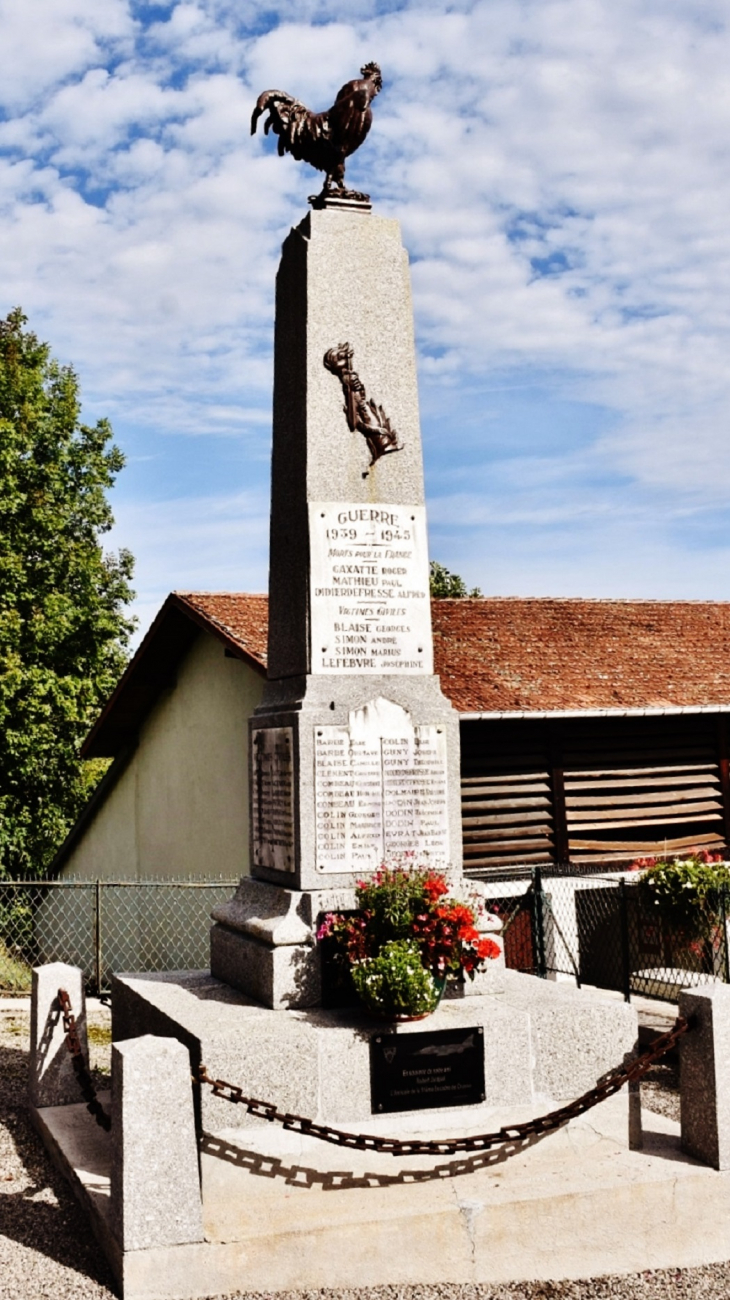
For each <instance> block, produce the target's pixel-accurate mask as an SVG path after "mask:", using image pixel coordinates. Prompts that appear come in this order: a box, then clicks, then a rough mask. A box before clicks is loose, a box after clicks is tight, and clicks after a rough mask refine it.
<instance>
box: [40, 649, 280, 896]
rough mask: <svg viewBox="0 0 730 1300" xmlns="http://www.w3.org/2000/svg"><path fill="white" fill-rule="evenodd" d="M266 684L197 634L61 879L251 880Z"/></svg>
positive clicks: (251, 670)
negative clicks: (257, 715) (251, 826)
mask: <svg viewBox="0 0 730 1300" xmlns="http://www.w3.org/2000/svg"><path fill="white" fill-rule="evenodd" d="M263 686H264V679H263V677H261V676H260V675H259V674H258V673H256V672H255V671H254V670H253V668H250V667H249V666H248V664H245V663H243V662H242V661H241V660H238V659H230V658H227V657H226V655H225V653H224V649H223V646H222V645H221V643H220V642H219V641H218V640H216V638H215V637H213V636H211V635H210V634H209V633H208V632H202V631H201V632H200V633H199V635H198V637H197V639H196V641H195V642H194V643H193V645H192V647H191V649H190V651H189V652H188V654H187V656H186V657H185V659H184V660H183V662H182V664H181V665H180V668H179V669H178V675H177V685H176V686H175V687H174V688H173V689H172V690H170V691H167V692H165V694H164V695H163V696H162V697H161V698H160V699H159V700H158V702H157V704H156V706H155V708H154V709H153V711H152V713H151V714H150V715H149V717H148V718H147V719H146V721H145V722H144V724H143V726H142V729H141V731H140V736H139V745H138V747H137V750H136V752H135V753H134V755H133V756H132V759H131V761H130V763H129V765H128V767H127V769H126V771H124V772H123V773H122V775H121V777H120V779H119V780H118V782H117V784H116V785H115V786H114V788H113V789H112V790H111V791H110V793H109V795H108V796H107V798H106V800H105V801H104V803H103V804H102V806H101V807H100V808H99V810H98V812H97V814H96V816H95V818H94V820H93V821H92V822H91V824H90V825H89V826H88V827H87V829H86V832H85V834H84V835H83V837H82V839H81V840H80V842H79V843H78V844H77V845H76V846H75V848H74V849H73V851H72V852H71V854H70V855H69V857H68V859H67V861H66V863H65V865H64V868H63V871H62V876H64V877H68V876H73V877H74V878H76V879H97V878H100V879H104V878H105V879H108V880H148V879H158V880H159V879H166V878H167V879H172V878H178V879H180V878H182V879H188V878H189V877H196V876H198V877H201V878H208V879H211V878H215V877H216V876H220V875H223V876H225V877H228V878H234V877H236V876H239V875H243V874H246V873H247V872H248V719H249V717H250V715H251V714H252V713H253V711H254V709H255V708H256V706H257V704H258V703H259V701H260V699H261V695H262V692H263Z"/></svg>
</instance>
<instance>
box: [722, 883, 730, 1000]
mask: <svg viewBox="0 0 730 1300" xmlns="http://www.w3.org/2000/svg"><path fill="white" fill-rule="evenodd" d="M720 911H721V915H722V956H724V958H725V961H724V963H722V966H724V979H725V983H726V984H730V954H729V953H727V892H726V889H725V885H722V887H721V889H720Z"/></svg>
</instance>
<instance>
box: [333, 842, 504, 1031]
mask: <svg viewBox="0 0 730 1300" xmlns="http://www.w3.org/2000/svg"><path fill="white" fill-rule="evenodd" d="M356 893H357V903H358V909H357V911H356V912H354V913H350V914H347V913H334V912H330V913H328V914H327V915H326V916H325V918H324V921H323V922H322V924H321V926H320V928H319V931H318V934H317V938H318V939H319V940H320V941H323V940H329V941H331V942H332V944H333V945H334V948H335V951H336V953H337V955H338V957H339V958H340V960H341V961H344V962H345V963H346V964H347V965H348V966H349V970H350V974H351V976H352V982H353V984H354V986H355V989H356V991H357V994H358V996H359V997H360V999H361V1001H362V1002H363V1003H364V1004H365V1006H366V1007H368V1009H369V1010H371V1011H374V1012H376V1013H378V1014H381V1015H390V1016H401V1015H402V1016H414V1015H428V1014H429V1012H431V1011H433V1010H434V1009H435V1007H436V1006H437V1004H438V1001H439V999H440V997H441V993H442V992H443V988H444V984H445V981H446V979H447V977H448V976H449V975H451V976H460V975H462V974H466V975H469V976H470V977H471V978H473V977H474V973H475V971H477V970H478V969H479V968H480V967H481V966H483V965H484V963H485V962H487V961H489V960H493V959H494V958H495V957H498V956H499V952H500V949H499V947H498V945H497V944H496V943H495V942H494V940H492V939H489V938H482V937H481V936H480V934H479V931H478V929H477V925H476V915H475V911H474V908H473V907H472V906H470V905H469V904H468V903H464V902H461V901H459V900H458V899H454V898H450V897H449V896H448V895H449V885H448V881H447V880H446V878H445V876H444V875H443V874H442V873H441V872H439V871H435V870H433V869H432V868H429V867H419V866H416V865H411V864H410V861H403V862H400V863H398V864H397V865H395V866H392V867H391V866H385V865H384V866H382V867H380V868H379V870H378V871H376V873H375V875H374V876H373V878H372V879H371V880H361V881H358V884H357V890H356Z"/></svg>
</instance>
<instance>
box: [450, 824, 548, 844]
mask: <svg viewBox="0 0 730 1300" xmlns="http://www.w3.org/2000/svg"><path fill="white" fill-rule="evenodd" d="M518 832H519V834H520V835H521V836H522V837H523V838H525V837H526V836H532V837H533V838H534V837H535V836H539V835H550V834H551V833H552V827H551V826H548V825H545V824H543V825H542V826H531V825H529V823H528V824H527V825H525V824H524V823H523V822H520V823H519V826H517V827H516V828H515V824H514V823H513V824H512V825H510V826H490V824H489V823H488V822H483V823H482V824H481V826H479V827H478V829H475V830H467V831H464V832H463V837H464V841H465V842H466V841H469V842H472V843H473V842H476V841H478V840H484V841H487V840H508V839H510V838H511V837H512V836H514V835H515V834H516V833H518Z"/></svg>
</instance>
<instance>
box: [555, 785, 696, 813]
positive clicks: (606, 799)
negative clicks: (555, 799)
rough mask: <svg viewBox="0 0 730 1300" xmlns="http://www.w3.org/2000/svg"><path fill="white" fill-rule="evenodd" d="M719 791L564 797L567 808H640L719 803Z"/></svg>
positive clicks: (674, 791) (665, 791)
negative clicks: (695, 802)
mask: <svg viewBox="0 0 730 1300" xmlns="http://www.w3.org/2000/svg"><path fill="white" fill-rule="evenodd" d="M719 794H720V792H719V790H715V789H713V788H712V787H710V788H708V787H707V786H699V787H697V786H695V787H694V788H693V789H692V790H686V789H683V790H675V789H669V790H663V789H660V788H657V789H654V790H652V791H650V792H649V791H646V792H644V791H642V793H641V794H605V795H592V796H591V795H574V794H570V795H567V796H566V804H567V806H568V808H600V807H601V806H603V805H606V806H610V807H611V808H622V807H625V806H626V807H641V805H642V804H650V803H665V802H666V803H671V804H677V805H679V804H683V803H692V802H693V801H696V800H697V799H712V798H713V797H714V799H715V802H716V803H717V804H718V806H719V803H720V797H719Z"/></svg>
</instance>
